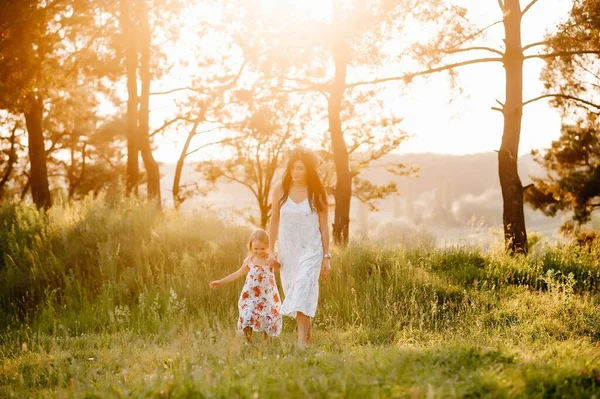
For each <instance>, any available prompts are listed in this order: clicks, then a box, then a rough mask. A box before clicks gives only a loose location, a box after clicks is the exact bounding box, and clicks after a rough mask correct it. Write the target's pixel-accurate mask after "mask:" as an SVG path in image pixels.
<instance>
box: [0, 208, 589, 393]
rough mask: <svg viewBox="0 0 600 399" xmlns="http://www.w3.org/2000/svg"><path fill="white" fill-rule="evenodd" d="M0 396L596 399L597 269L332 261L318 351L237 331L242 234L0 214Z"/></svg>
mask: <svg viewBox="0 0 600 399" xmlns="http://www.w3.org/2000/svg"><path fill="white" fill-rule="evenodd" d="M0 223H1V226H0V227H1V228H0V251H1V252H2V254H3V256H2V259H1V262H2V263H0V282H1V283H0V284H1V288H2V290H1V291H0V312H1V313H0V315H1V316H0V323H1V325H3V326H4V328H3V329H2V330H1V331H0V359H1V360H0V396H2V397H22V396H40V397H55V396H77V397H86V396H88V397H106V396H134V397H139V396H141V397H167V396H170V397H187V396H192V397H194V396H200V397H204V396H211V397H212V396H217V397H232V396H234V397H236V396H241V397H251V396H258V397H261V396H273V395H276V394H277V395H284V396H287V397H296V396H300V395H304V396H306V395H308V396H332V395H339V396H347V397H373V396H375V397H377V396H379V397H397V396H399V397H406V396H408V397H413V396H417V397H421V396H427V395H429V396H434V397H465V396H493V397H513V396H534V397H538V396H539V397H547V396H562V397H580V396H592V395H593V394H595V393H597V392H598V390H599V389H600V386H599V383H600V379H599V377H598V376H599V374H598V370H600V358H599V357H598V353H597V349H596V347H595V342H597V341H598V340H600V316H599V315H600V304H599V303H600V302H599V299H600V297H599V296H598V292H599V284H600V261H599V259H600V257H599V256H598V255H599V254H598V252H594V251H596V250H595V249H592V250H587V249H581V248H579V247H569V246H557V247H541V248H538V249H539V250H538V251H537V252H536V253H534V254H531V255H530V256H528V257H525V256H520V257H510V256H508V255H506V254H505V253H504V252H503V251H500V250H499V251H497V252H496V251H494V250H490V251H487V252H482V251H480V250H477V249H473V248H468V247H457V248H448V249H444V250H441V249H434V248H431V247H414V248H412V249H406V248H397V249H382V248H378V247H376V246H374V245H371V244H368V243H352V244H351V245H349V246H348V247H346V248H344V249H339V248H338V249H335V251H334V255H335V257H334V261H333V274H332V276H331V278H330V280H327V281H322V282H321V284H320V305H319V310H318V313H317V317H316V318H315V319H314V326H315V329H314V336H315V343H314V348H312V349H310V350H309V351H308V352H306V353H302V352H297V351H296V350H295V349H294V347H293V342H294V325H293V324H294V323H293V321H292V320H290V319H286V320H285V322H284V332H283V335H282V337H281V338H280V339H276V340H274V342H273V343H272V344H270V345H268V346H267V345H261V344H259V345H257V346H255V347H248V346H245V345H244V344H243V339H242V338H241V336H240V335H239V334H236V332H235V330H234V328H235V327H234V326H235V320H236V318H237V317H236V315H237V300H238V297H239V289H240V287H241V284H242V282H241V281H238V282H236V283H233V284H231V285H228V286H226V287H223V288H220V289H219V290H210V289H208V282H209V281H210V280H211V279H213V278H215V277H216V276H221V275H223V274H225V273H227V272H230V271H233V270H235V269H236V268H237V267H238V265H239V263H240V262H241V261H242V259H243V257H244V256H245V243H246V239H247V235H248V233H249V231H248V230H247V229H245V228H240V227H236V226H231V225H227V224H225V223H223V222H221V221H219V220H215V219H212V218H209V217H206V216H204V215H202V214H190V215H180V214H177V213H170V212H166V213H161V212H159V211H157V210H156V209H155V208H154V207H152V206H148V205H144V204H143V203H138V202H136V201H129V200H127V201H125V200H118V201H117V200H113V201H107V200H105V199H102V198H100V199H92V198H87V199H86V200H85V201H83V202H81V203H78V204H71V205H67V206H63V207H57V206H55V207H54V208H52V209H51V210H50V211H49V212H48V213H47V214H45V213H42V212H39V211H36V210H34V209H32V208H30V207H28V206H26V205H24V204H13V203H4V204H3V205H2V206H1V207H0Z"/></svg>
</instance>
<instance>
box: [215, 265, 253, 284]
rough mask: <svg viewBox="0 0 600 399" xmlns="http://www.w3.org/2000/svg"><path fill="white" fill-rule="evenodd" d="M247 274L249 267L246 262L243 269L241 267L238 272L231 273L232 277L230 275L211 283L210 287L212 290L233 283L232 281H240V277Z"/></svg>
mask: <svg viewBox="0 0 600 399" xmlns="http://www.w3.org/2000/svg"><path fill="white" fill-rule="evenodd" d="M246 274H248V266H247V264H246V262H244V264H243V265H242V267H240V268H239V269H238V270H237V271H235V272H233V273H231V274H230V275H228V276H226V277H223V278H222V279H220V280H215V281H211V282H210V284H209V286H210V288H216V287H219V286H221V285H223V284H228V283H231V282H232V281H235V280H237V279H239V278H240V277H243V276H245V275H246Z"/></svg>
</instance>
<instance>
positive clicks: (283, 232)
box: [278, 197, 323, 317]
mask: <svg viewBox="0 0 600 399" xmlns="http://www.w3.org/2000/svg"><path fill="white" fill-rule="evenodd" d="M278 250H279V262H280V263H281V282H282V284H283V294H284V296H285V298H284V300H283V304H282V305H281V314H283V315H285V316H289V317H296V312H302V313H304V314H305V315H307V316H309V317H314V316H315V313H316V311H317V302H318V299H319V275H320V273H321V264H322V261H323V243H322V241H321V231H320V230H319V215H318V213H317V211H316V210H315V211H314V212H313V211H311V209H310V204H309V202H308V199H305V200H304V201H302V202H300V203H295V202H294V201H293V200H292V199H291V198H289V197H288V198H287V200H286V201H285V202H284V204H283V205H282V206H281V210H280V219H279V237H278Z"/></svg>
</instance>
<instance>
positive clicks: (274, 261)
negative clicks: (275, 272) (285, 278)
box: [267, 250, 281, 269]
mask: <svg viewBox="0 0 600 399" xmlns="http://www.w3.org/2000/svg"><path fill="white" fill-rule="evenodd" d="M267 261H268V262H269V267H272V268H273V269H280V268H281V264H280V263H279V261H278V260H277V255H275V251H272V250H269V259H268V260H267Z"/></svg>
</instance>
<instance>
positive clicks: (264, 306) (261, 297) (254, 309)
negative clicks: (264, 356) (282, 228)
mask: <svg viewBox="0 0 600 399" xmlns="http://www.w3.org/2000/svg"><path fill="white" fill-rule="evenodd" d="M248 249H249V252H250V253H249V255H248V257H247V258H246V260H245V261H244V263H243V264H242V267H240V268H239V270H238V271H236V272H234V273H231V274H230V275H229V276H227V277H224V278H222V279H220V280H215V281H211V282H210V284H209V286H210V288H217V287H220V286H221V285H223V284H227V283H230V282H232V281H235V280H237V279H238V278H240V277H242V276H244V275H246V283H245V284H244V288H243V289H242V293H241V295H240V300H239V302H238V308H239V311H240V318H239V319H238V323H237V326H238V330H239V331H243V332H244V336H245V337H246V340H247V341H248V342H250V343H252V331H263V333H264V336H265V338H267V339H268V337H272V336H278V335H279V334H280V332H281V323H282V321H281V315H280V314H279V311H280V305H281V300H280V299H279V290H278V289H277V284H276V283H275V275H274V273H273V268H279V263H278V262H276V261H273V260H270V259H269V252H268V249H269V235H268V234H267V232H266V231H264V230H255V231H254V232H253V233H252V235H251V236H250V240H249V243H248Z"/></svg>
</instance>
